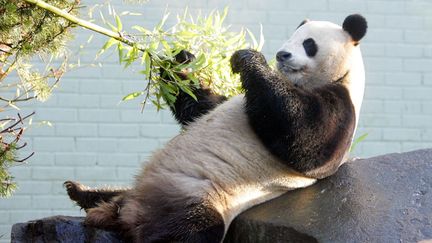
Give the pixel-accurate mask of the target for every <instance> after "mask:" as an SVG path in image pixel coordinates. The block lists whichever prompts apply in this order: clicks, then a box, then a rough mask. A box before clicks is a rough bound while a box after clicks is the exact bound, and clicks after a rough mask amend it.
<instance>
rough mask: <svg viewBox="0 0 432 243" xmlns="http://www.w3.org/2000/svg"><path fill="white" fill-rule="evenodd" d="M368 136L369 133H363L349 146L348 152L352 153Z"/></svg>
mask: <svg viewBox="0 0 432 243" xmlns="http://www.w3.org/2000/svg"><path fill="white" fill-rule="evenodd" d="M368 135H369V133H364V134H362V135H361V136H360V137H358V138H356V139H355V140H354V141H353V142H352V144H351V148H350V152H352V151H354V149H355V148H356V146H357V145H358V144H359V143H360V142H362V141H363V140H365V139H366V137H367V136H368Z"/></svg>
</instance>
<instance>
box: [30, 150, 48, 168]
mask: <svg viewBox="0 0 432 243" xmlns="http://www.w3.org/2000/svg"><path fill="white" fill-rule="evenodd" d="M28 162H29V164H31V166H40V165H53V164H54V154H53V153H51V152H36V153H35V154H34V155H33V156H32V157H31V158H30V159H29V161H28Z"/></svg>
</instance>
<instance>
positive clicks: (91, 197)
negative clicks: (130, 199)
mask: <svg viewBox="0 0 432 243" xmlns="http://www.w3.org/2000/svg"><path fill="white" fill-rule="evenodd" d="M63 185H64V187H66V191H67V193H68V195H69V197H70V199H72V200H73V201H75V202H76V203H77V204H78V206H80V207H81V208H82V209H84V210H87V209H90V208H94V207H96V206H98V204H99V203H101V202H109V201H111V200H112V198H113V197H116V196H119V195H121V194H123V193H124V192H125V191H128V190H129V189H115V188H103V189H91V188H87V187H85V186H83V185H81V184H80V183H78V182H73V181H66V182H65V183H64V184H63Z"/></svg>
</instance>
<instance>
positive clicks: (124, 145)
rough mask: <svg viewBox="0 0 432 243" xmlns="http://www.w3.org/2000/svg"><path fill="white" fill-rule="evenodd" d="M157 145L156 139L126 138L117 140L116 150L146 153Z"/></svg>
mask: <svg viewBox="0 0 432 243" xmlns="http://www.w3.org/2000/svg"><path fill="white" fill-rule="evenodd" d="M158 147H159V142H158V141H157V140H156V139H146V138H130V139H129V138H128V139H123V138H122V139H119V140H118V150H119V151H121V152H135V153H148V152H151V151H153V150H155V149H156V148H158Z"/></svg>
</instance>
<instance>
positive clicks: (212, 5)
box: [207, 0, 246, 12]
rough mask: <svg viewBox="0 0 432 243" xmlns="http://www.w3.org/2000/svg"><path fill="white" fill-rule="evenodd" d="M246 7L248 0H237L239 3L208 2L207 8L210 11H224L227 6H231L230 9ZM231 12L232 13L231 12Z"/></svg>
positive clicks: (228, 1) (214, 0)
mask: <svg viewBox="0 0 432 243" xmlns="http://www.w3.org/2000/svg"><path fill="white" fill-rule="evenodd" d="M245 5H246V0H237V1H231V0H208V1H207V7H208V8H209V9H223V8H225V7H226V6H229V9H230V10H231V9H232V10H234V9H244V6H245ZM230 12H231V11H230Z"/></svg>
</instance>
